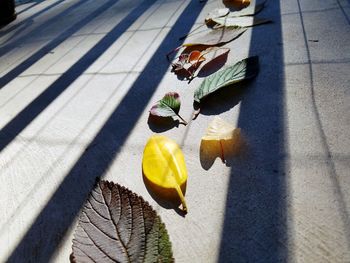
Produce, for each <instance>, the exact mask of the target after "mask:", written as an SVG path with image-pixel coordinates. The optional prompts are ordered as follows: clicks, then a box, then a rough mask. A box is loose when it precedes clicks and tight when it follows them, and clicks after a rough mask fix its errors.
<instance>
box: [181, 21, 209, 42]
mask: <svg viewBox="0 0 350 263" xmlns="http://www.w3.org/2000/svg"><path fill="white" fill-rule="evenodd" d="M202 26H204V24H202V25H199V26H198V27H196V28H195V29H193V30H192V31H191V32H189V33H188V34H186V35H183V36H182V37H180V38H179V40H184V39H185V38H186V37H188V36H189V35H191V34H193V33H194V32H195V31H197V30H198V29H199V28H201V27H202Z"/></svg>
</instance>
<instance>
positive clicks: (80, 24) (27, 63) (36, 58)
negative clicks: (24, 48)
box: [0, 0, 118, 89]
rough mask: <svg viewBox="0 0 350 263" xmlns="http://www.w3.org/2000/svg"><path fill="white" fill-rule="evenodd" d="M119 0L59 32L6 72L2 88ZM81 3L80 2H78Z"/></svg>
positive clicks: (103, 6)
mask: <svg viewBox="0 0 350 263" xmlns="http://www.w3.org/2000/svg"><path fill="white" fill-rule="evenodd" d="M117 2H118V0H110V1H108V2H106V3H104V4H103V5H102V6H100V7H99V8H97V9H96V10H94V11H93V12H92V13H90V14H89V15H87V16H85V17H84V18H83V19H82V20H79V21H78V22H77V23H75V24H73V25H72V26H71V27H69V28H68V29H66V30H65V31H63V32H62V33H61V34H59V35H58V36H57V37H55V38H54V39H53V40H51V41H50V42H49V43H48V44H46V45H45V46H44V47H42V48H40V49H39V50H38V51H36V52H35V53H34V54H33V55H31V56H30V57H29V58H27V59H26V60H25V61H23V62H21V63H20V64H19V65H18V66H16V67H15V68H14V69H12V70H11V71H9V72H8V73H6V74H5V75H4V76H3V77H2V78H1V79H0V89H1V87H4V86H5V85H6V84H8V83H9V82H10V81H12V80H13V79H15V78H16V77H17V76H19V75H20V74H21V73H23V72H24V71H25V70H27V69H28V68H30V67H31V66H32V65H33V64H34V63H36V62H37V61H39V60H40V59H41V58H43V57H44V56H45V55H47V53H49V52H50V51H51V50H53V49H54V48H56V47H58V46H59V45H60V44H61V43H63V42H64V41H65V40H67V39H68V38H69V37H70V36H72V35H73V34H74V33H75V32H77V31H78V30H79V29H81V28H82V27H84V26H85V25H86V24H87V23H89V22H90V21H92V20H93V19H94V18H95V17H97V16H98V15H100V14H101V13H103V12H104V11H106V10H107V9H109V8H110V7H111V6H112V5H113V4H115V3H117ZM78 4H79V5H80V2H79V3H78Z"/></svg>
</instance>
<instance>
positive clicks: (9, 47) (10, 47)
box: [0, 0, 86, 87]
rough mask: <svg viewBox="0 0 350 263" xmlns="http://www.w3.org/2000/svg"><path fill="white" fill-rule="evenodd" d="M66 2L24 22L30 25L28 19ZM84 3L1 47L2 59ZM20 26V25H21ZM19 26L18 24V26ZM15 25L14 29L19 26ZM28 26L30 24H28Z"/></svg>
mask: <svg viewBox="0 0 350 263" xmlns="http://www.w3.org/2000/svg"><path fill="white" fill-rule="evenodd" d="M63 1H65V0H60V1H58V2H55V3H53V4H52V5H50V6H48V7H46V8H44V9H43V10H41V11H39V12H38V13H36V14H34V15H33V16H34V17H29V18H27V19H26V20H24V21H23V22H25V23H29V21H28V19H32V18H35V17H37V16H39V15H41V14H42V13H44V12H47V11H48V10H49V9H51V8H53V7H55V6H57V5H58V4H60V3H61V2H63ZM84 3H86V1H84V0H80V1H79V2H77V3H75V4H74V5H72V6H70V7H68V8H67V9H65V10H63V11H62V12H60V13H59V14H57V15H56V16H54V17H52V18H50V19H49V20H48V21H46V22H45V24H43V25H41V26H39V27H37V28H35V29H33V30H32V31H30V32H28V33H27V34H25V35H23V36H21V37H20V38H18V39H16V40H15V41H13V42H11V43H8V44H7V45H5V46H3V47H0V57H2V56H3V55H5V54H6V53H9V52H10V51H11V50H13V49H14V48H16V47H18V46H20V45H22V43H23V42H24V41H26V40H27V39H28V37H29V36H33V35H37V34H39V33H40V32H41V31H42V30H43V29H44V28H47V27H49V26H50V25H51V24H53V23H57V22H59V21H61V20H62V19H64V17H65V16H66V15H68V14H69V13H70V12H72V11H74V9H77V8H79V7H80V6H81V5H83V4H84ZM19 24H20V23H19ZM17 25H18V24H17ZM17 25H14V26H13V27H15V26H17ZM27 26H28V24H27ZM13 27H11V28H10V30H9V31H5V34H7V33H8V32H10V31H12V30H13V29H14V28H13ZM0 87H1V85H0Z"/></svg>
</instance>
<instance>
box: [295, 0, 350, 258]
mask: <svg viewBox="0 0 350 263" xmlns="http://www.w3.org/2000/svg"><path fill="white" fill-rule="evenodd" d="M337 2H338V5H339V9H341V10H342V12H343V14H344V15H345V13H344V10H343V8H342V6H341V4H340V3H339V1H338V0H337ZM297 3H298V9H299V17H300V21H301V27H302V30H303V38H304V44H305V47H306V54H307V65H308V68H309V75H310V90H311V101H312V109H313V114H314V116H315V120H316V124H317V128H318V130H319V132H320V139H321V142H322V147H323V150H324V152H325V153H326V156H327V157H325V158H324V160H323V161H324V162H325V163H327V170H328V173H329V175H331V176H330V178H331V181H332V185H333V190H334V193H335V195H336V202H335V204H336V205H338V210H339V213H340V216H341V219H342V221H343V224H344V226H350V216H349V212H348V210H347V207H346V201H345V198H344V194H343V190H342V186H341V184H340V182H339V175H338V173H337V170H336V168H335V163H334V159H333V158H331V157H332V155H333V153H332V152H331V149H330V146H329V143H328V139H327V135H326V132H325V130H324V128H323V127H324V125H323V123H322V119H321V115H320V111H319V108H318V106H317V103H316V98H315V89H316V87H315V83H314V67H313V64H314V62H313V61H312V60H311V52H310V48H309V43H308V41H307V39H308V38H307V33H306V28H305V22H304V15H303V12H302V9H301V4H300V0H297ZM345 18H346V19H347V21H348V22H349V20H348V17H347V16H346V15H345ZM344 236H345V238H346V241H347V247H348V249H349V251H350V228H349V227H345V228H344Z"/></svg>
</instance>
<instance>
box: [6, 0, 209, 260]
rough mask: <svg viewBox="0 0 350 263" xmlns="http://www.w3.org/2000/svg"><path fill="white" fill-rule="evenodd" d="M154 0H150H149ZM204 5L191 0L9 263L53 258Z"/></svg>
mask: <svg viewBox="0 0 350 263" xmlns="http://www.w3.org/2000/svg"><path fill="white" fill-rule="evenodd" d="M153 2H154V1H146V3H147V4H151V3H153ZM145 7H146V6H145V5H144V8H145ZM202 7H203V5H202V4H200V3H199V2H197V1H191V2H190V3H189V4H188V6H187V7H186V8H185V10H184V11H183V12H182V14H181V15H180V17H179V18H178V19H177V21H176V23H175V24H174V26H173V27H172V28H171V30H170V31H169V33H168V34H167V35H166V37H165V39H164V40H163V42H162V43H161V45H160V46H159V48H158V49H157V51H156V53H155V54H154V55H153V56H152V58H151V60H150V61H149V62H148V63H147V65H146V67H145V69H144V70H143V72H142V73H141V75H140V76H139V77H138V78H137V80H136V81H135V82H134V84H133V86H132V87H131V88H130V90H129V92H128V93H127V94H126V95H125V97H124V98H123V100H122V101H121V102H120V104H119V105H118V106H117V108H116V109H115V111H114V112H113V113H112V114H111V116H110V117H109V119H108V120H107V121H106V123H105V124H104V125H103V127H102V128H101V130H100V131H99V132H98V134H97V135H96V136H95V138H94V139H93V140H92V141H91V143H90V144H89V146H88V147H87V148H86V150H85V152H84V153H83V154H82V156H81V157H80V158H79V160H78V161H77V162H76V164H75V165H74V166H73V168H72V169H71V170H70V172H69V173H68V174H67V176H66V177H65V178H64V180H63V181H62V183H61V185H60V186H59V187H58V189H57V190H56V192H55V193H54V194H53V196H52V197H51V199H50V200H49V201H48V203H47V205H46V206H45V207H44V208H43V210H42V211H41V213H40V214H39V215H38V217H37V218H36V219H35V221H34V223H33V224H32V226H31V227H30V229H29V230H28V231H27V233H26V234H25V236H24V237H23V239H22V240H21V242H20V243H19V244H18V246H17V247H16V248H15V250H14V251H13V253H12V255H11V256H10V257H9V259H8V262H24V261H25V262H28V258H29V259H31V262H48V261H49V260H50V258H51V257H52V255H53V253H54V251H55V249H56V247H57V245H58V244H59V242H60V241H61V239H62V237H63V236H64V234H65V233H66V231H67V229H68V228H69V227H70V226H71V224H72V222H73V220H74V219H75V217H76V216H77V214H78V212H79V210H80V209H81V207H82V205H83V203H84V201H85V199H86V197H87V196H88V194H89V192H90V191H91V189H92V187H93V185H94V182H95V178H96V177H100V176H103V175H104V173H105V171H106V170H107V169H108V167H109V165H110V164H111V162H112V161H113V159H114V158H115V156H116V155H117V154H118V152H119V151H120V149H121V147H122V145H123V144H124V142H125V141H126V139H127V137H128V135H129V133H130V131H131V130H132V128H133V127H134V126H135V123H136V122H137V120H138V119H139V117H140V115H141V114H142V112H143V111H144V108H145V107H146V105H147V103H148V101H149V100H150V98H151V96H152V95H153V93H154V91H155V89H156V88H157V86H158V84H159V83H160V81H161V80H162V78H163V76H164V74H165V73H166V72H167V70H168V68H169V64H168V62H167V60H166V59H165V54H166V53H167V52H168V51H169V50H172V49H173V48H174V45H176V44H174V43H176V42H177V39H178V36H180V35H183V34H184V33H187V32H189V31H190V29H191V27H192V25H193V24H194V22H195V20H196V18H197V16H198V15H199V13H200V11H201V10H202ZM138 9H140V8H138ZM139 11H141V10H139ZM112 32H114V30H113V31H112ZM112 32H111V33H112ZM112 36H113V34H112ZM112 36H109V38H113V37H112Z"/></svg>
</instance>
